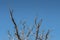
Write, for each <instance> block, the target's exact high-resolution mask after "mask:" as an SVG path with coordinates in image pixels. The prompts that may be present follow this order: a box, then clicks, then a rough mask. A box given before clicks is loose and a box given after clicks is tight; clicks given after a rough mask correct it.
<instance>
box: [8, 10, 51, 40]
mask: <svg viewBox="0 0 60 40" xmlns="http://www.w3.org/2000/svg"><path fill="white" fill-rule="evenodd" d="M9 11H10V18H11V20H12V22H13V24H14V28H15V33H14V34H15V35H16V37H15V38H17V39H14V38H13V37H12V36H11V34H10V32H9V31H8V35H9V40H31V39H30V38H29V37H32V36H31V35H33V37H34V39H33V40H48V35H49V33H50V30H48V31H47V33H46V34H44V32H42V33H41V34H39V32H40V31H39V30H40V27H41V24H42V19H41V20H40V21H39V23H37V17H36V18H35V19H34V25H33V26H32V27H31V29H27V30H28V32H27V33H26V34H25V28H26V25H25V24H26V22H25V21H24V22H23V23H22V26H23V30H20V31H21V34H20V33H19V31H18V26H17V24H16V22H15V20H14V18H13V15H12V13H13V10H9ZM34 28H35V33H34V32H33V29H34Z"/></svg>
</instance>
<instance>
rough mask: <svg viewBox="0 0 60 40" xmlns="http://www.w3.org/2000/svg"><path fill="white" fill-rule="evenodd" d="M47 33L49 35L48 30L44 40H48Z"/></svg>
mask: <svg viewBox="0 0 60 40" xmlns="http://www.w3.org/2000/svg"><path fill="white" fill-rule="evenodd" d="M49 33H50V30H48V32H47V33H46V36H45V40H47V39H48V35H49Z"/></svg>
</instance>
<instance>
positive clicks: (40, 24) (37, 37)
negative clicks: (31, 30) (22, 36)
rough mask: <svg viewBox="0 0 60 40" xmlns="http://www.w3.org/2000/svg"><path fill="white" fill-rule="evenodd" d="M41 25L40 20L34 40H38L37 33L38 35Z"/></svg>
mask: <svg viewBox="0 0 60 40" xmlns="http://www.w3.org/2000/svg"><path fill="white" fill-rule="evenodd" d="M41 23H42V19H41V20H40V22H39V23H38V25H37V28H36V39H35V40H37V39H38V33H39V28H40V25H41Z"/></svg>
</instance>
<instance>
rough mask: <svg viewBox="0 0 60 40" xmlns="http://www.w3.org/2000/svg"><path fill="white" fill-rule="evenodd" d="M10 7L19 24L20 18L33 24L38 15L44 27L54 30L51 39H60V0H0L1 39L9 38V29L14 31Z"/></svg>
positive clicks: (6, 39)
mask: <svg viewBox="0 0 60 40" xmlns="http://www.w3.org/2000/svg"><path fill="white" fill-rule="evenodd" d="M9 8H11V9H13V11H14V12H13V16H14V18H15V21H16V23H17V25H18V24H19V22H20V20H27V22H28V23H30V24H31V23H32V22H33V21H34V18H35V16H38V19H41V18H42V19H43V22H42V27H43V28H42V29H51V30H52V32H51V34H50V36H49V38H50V40H60V0H0V40H8V34H7V30H10V31H13V27H12V26H13V24H12V21H11V19H10V15H9Z"/></svg>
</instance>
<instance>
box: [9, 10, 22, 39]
mask: <svg viewBox="0 0 60 40" xmlns="http://www.w3.org/2000/svg"><path fill="white" fill-rule="evenodd" d="M12 13H13V11H11V10H10V17H11V20H12V22H13V24H14V28H15V31H16V36H17V38H18V40H21V38H20V36H19V34H18V28H17V24H16V23H15V20H14V18H13V15H12Z"/></svg>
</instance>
